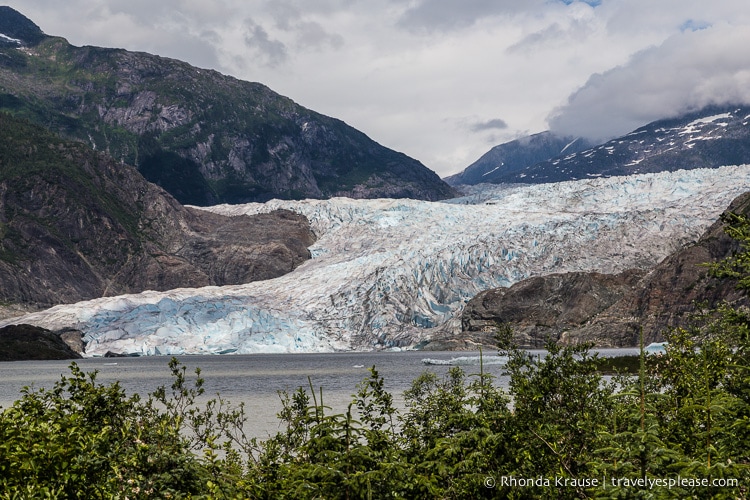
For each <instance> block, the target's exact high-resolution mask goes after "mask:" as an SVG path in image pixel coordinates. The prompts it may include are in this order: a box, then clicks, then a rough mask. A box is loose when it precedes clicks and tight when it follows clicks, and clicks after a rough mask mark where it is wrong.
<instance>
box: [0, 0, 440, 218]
mask: <svg viewBox="0 0 750 500" xmlns="http://www.w3.org/2000/svg"><path fill="white" fill-rule="evenodd" d="M3 29H5V32H3ZM0 34H3V35H5V38H3V40H4V43H2V44H0V110H5V111H8V112H10V113H13V114H15V115H19V116H23V117H26V118H28V119H30V120H32V121H35V122H37V123H40V124H42V125H44V126H45V127H49V128H50V129H52V130H54V131H56V132H58V133H61V134H63V135H65V136H67V137H69V138H76V139H78V140H81V141H83V142H85V143H87V144H89V145H90V146H91V147H94V148H96V149H97V150H100V151H105V152H107V153H109V154H110V155H111V156H112V157H113V158H115V159H116V160H118V161H121V162H123V163H127V164H131V165H135V166H137V167H138V169H139V170H140V172H141V173H142V174H143V175H144V177H146V179H148V180H149V181H152V182H154V183H156V184H158V185H160V186H162V187H163V188H164V189H165V190H167V191H168V192H169V193H170V194H172V195H173V196H174V197H175V198H176V199H177V200H178V201H180V202H181V203H185V204H194V205H210V204H216V203H222V202H227V203H238V202H248V201H266V200H269V199H271V198H281V199H301V198H327V197H331V196H349V197H354V198H375V197H392V198H414V199H423V200H438V199H444V198H449V197H451V196H453V195H454V194H455V193H454V191H453V189H452V188H451V187H450V186H448V185H447V184H446V183H444V182H443V181H442V180H441V179H440V178H439V177H438V175H437V174H435V173H434V172H432V171H431V170H429V169H428V168H427V167H425V166H424V165H422V164H421V163H420V162H419V161H417V160H415V159H413V158H410V157H408V156H406V155H404V154H402V153H398V152H395V151H392V150H390V149H388V148H386V147H384V146H382V145H380V144H378V143H376V142H375V141H373V140H371V139H370V138H368V137H367V136H366V135H365V134H363V133H362V132H360V131H358V130H356V129H354V128H352V127H350V126H348V125H347V124H346V123H344V122H342V121H340V120H337V119H335V118H331V117H327V116H324V115H321V114H319V113H316V112H314V111H311V110H309V109H306V108H304V107H302V106H300V105H298V104H296V103H295V102H293V101H292V100H291V99H289V98H287V97H284V96H281V95H279V94H277V93H275V92H274V91H272V90H271V89H269V88H268V87H266V86H265V85H262V84H260V83H251V82H246V81H241V80H238V79H236V78H232V77H229V76H225V75H222V74H220V73H218V72H216V71H211V70H204V69H199V68H195V67H193V66H190V65H189V64H187V63H184V62H181V61H177V60H174V59H168V58H163V57H159V56H156V55H151V54H146V53H141V52H129V51H126V50H122V49H109V48H100V47H90V46H86V47H75V46H72V45H70V44H69V43H68V42H67V41H66V40H65V39H63V38H59V37H52V36H46V35H45V34H44V33H42V32H41V30H40V29H39V28H38V27H37V26H36V25H35V24H34V23H33V22H32V21H30V20H28V19H27V18H25V17H23V16H22V15H21V14H19V13H18V12H16V11H14V10H13V9H10V8H5V9H2V10H0Z"/></svg>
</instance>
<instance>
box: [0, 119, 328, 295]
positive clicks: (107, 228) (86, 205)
mask: <svg viewBox="0 0 750 500" xmlns="http://www.w3.org/2000/svg"><path fill="white" fill-rule="evenodd" d="M314 240H315V238H314V236H313V235H312V233H311V232H310V227H309V223H308V221H307V219H305V218H304V217H302V216H299V215H296V214H292V213H291V212H288V211H279V212H277V213H274V214H266V215H264V216H263V217H260V218H255V217H250V218H248V217H240V218H228V217H222V216H219V215H217V214H209V213H206V212H203V211H198V210H196V209H193V208H189V207H184V206H182V205H180V204H179V202H177V201H176V200H175V199H174V198H173V197H172V196H170V195H169V194H168V193H166V192H165V191H164V190H163V189H161V188H159V187H157V186H155V185H153V184H151V183H149V182H147V181H146V180H145V179H143V177H142V176H141V175H140V174H139V173H138V172H137V171H136V170H135V169H134V168H133V167H130V166H127V165H122V164H119V163H117V162H115V161H114V160H113V159H112V158H111V157H108V156H107V155H105V154H102V153H98V152H95V151H93V150H91V149H90V148H88V147H87V146H86V145H85V144H83V143H80V142H76V141H66V140H64V139H61V138H60V137H59V136H57V135H55V134H52V133H51V132H49V131H48V130H47V129H45V128H43V127H40V126H38V125H34V124H32V123H30V122H28V121H25V120H23V119H20V118H16V117H13V116H11V115H8V114H6V113H0V283H2V287H0V301H2V302H3V303H10V304H26V305H29V306H35V307H40V306H47V307H49V306H51V305H54V304H59V303H69V302H76V301H80V300H85V299H91V298H95V297H100V296H111V295H118V294H122V293H127V292H139V291H143V290H148V289H151V290H167V289H172V288H176V287H185V286H206V285H224V284H236V283H244V282H247V281H253V280H258V279H268V278H272V277H275V276H279V275H281V274H284V273H286V272H289V271H291V270H292V269H293V268H294V267H296V266H298V265H299V264H301V263H302V262H303V261H304V260H306V259H308V258H309V251H308V250H307V246H308V245H310V244H312V243H313V242H314Z"/></svg>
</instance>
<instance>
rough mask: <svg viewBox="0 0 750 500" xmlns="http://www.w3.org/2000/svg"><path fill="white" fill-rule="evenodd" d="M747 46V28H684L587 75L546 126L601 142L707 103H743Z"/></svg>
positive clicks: (747, 95) (749, 88)
mask: <svg viewBox="0 0 750 500" xmlns="http://www.w3.org/2000/svg"><path fill="white" fill-rule="evenodd" d="M748 46H750V29H749V27H748V26H747V25H733V24H730V23H721V24H714V25H712V26H710V27H707V28H704V29H695V30H694V29H687V30H684V31H682V32H680V33H678V34H675V35H672V36H671V37H669V38H668V39H667V40H666V41H664V43H662V44H661V45H659V46H656V47H652V48H649V49H645V50H643V51H641V52H638V53H636V54H635V55H633V57H632V58H631V59H630V60H629V61H628V62H627V63H626V64H624V65H622V66H618V67H616V68H613V69H611V70H608V71H606V72H604V73H601V74H595V75H593V76H592V77H591V78H589V80H588V81H587V82H586V84H585V85H584V86H583V87H582V88H580V89H579V90H578V91H576V92H575V93H574V94H572V95H571V96H570V98H569V100H568V103H567V104H565V105H564V106H562V107H561V108H558V109H557V110H555V111H554V112H553V114H552V117H551V120H550V124H551V127H552V128H553V129H554V130H556V131H559V132H563V133H568V134H574V135H583V136H586V137H589V138H594V139H606V138H611V137H615V136H618V135H622V134H625V133H627V132H630V131H632V130H633V129H635V128H637V127H639V126H641V125H643V124H645V123H648V122H651V121H654V120H657V119H660V118H669V117H673V116H677V115H679V114H682V113H685V112H687V111H691V110H696V109H700V108H702V107H705V106H707V105H712V104H713V105H721V104H749V103H750V52H748V51H747V50H745V47H748Z"/></svg>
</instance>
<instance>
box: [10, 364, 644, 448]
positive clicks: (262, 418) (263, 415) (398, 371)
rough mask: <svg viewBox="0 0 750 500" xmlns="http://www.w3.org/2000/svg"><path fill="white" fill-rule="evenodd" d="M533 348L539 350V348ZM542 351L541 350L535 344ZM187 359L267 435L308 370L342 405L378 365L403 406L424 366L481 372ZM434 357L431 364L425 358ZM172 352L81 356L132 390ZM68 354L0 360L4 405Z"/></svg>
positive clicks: (43, 380) (211, 389)
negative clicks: (283, 396) (284, 396)
mask: <svg viewBox="0 0 750 500" xmlns="http://www.w3.org/2000/svg"><path fill="white" fill-rule="evenodd" d="M535 352H536V351H535ZM538 352H539V353H541V351H538ZM598 352H600V354H601V355H603V356H613V355H623V354H632V353H637V352H638V351H637V349H602V350H599V351H598ZM483 357H484V362H485V364H484V371H485V373H490V374H492V375H494V376H495V377H496V379H495V383H496V384H497V385H499V386H501V387H507V385H508V377H506V376H503V375H502V372H503V365H502V363H501V361H502V360H501V359H499V357H498V356H497V353H496V352H485V353H484V356H483ZM177 359H178V360H179V361H180V362H181V363H182V364H184V365H185V366H186V367H187V374H188V375H189V376H190V377H189V380H190V381H192V380H194V379H195V373H194V372H195V368H200V369H201V376H202V377H203V378H204V379H205V383H204V388H205V391H206V393H205V395H204V396H203V397H202V398H201V401H206V400H208V399H211V398H213V397H216V395H217V394H220V395H221V397H222V398H223V399H226V400H227V401H229V402H231V403H234V404H239V403H245V408H246V413H247V416H248V423H247V427H246V432H247V434H248V435H249V436H254V437H259V438H263V437H267V436H268V435H269V434H273V433H275V432H276V431H277V430H279V421H278V419H277V418H276V414H277V413H278V411H279V410H281V402H280V399H279V396H278V391H280V390H285V391H288V392H290V393H291V392H293V391H295V390H296V389H297V388H298V387H305V388H307V387H309V386H308V377H310V379H311V380H312V384H313V387H314V388H315V390H316V394H317V391H318V390H319V388H320V387H322V388H323V400H324V403H325V404H326V405H327V406H331V407H332V411H336V412H344V411H346V407H347V405H348V404H349V403H350V402H351V400H352V395H353V394H355V393H356V392H357V384H359V383H360V382H361V381H362V380H363V379H365V378H367V377H369V368H370V367H372V366H373V365H375V367H376V369H377V370H378V372H379V373H380V374H381V376H382V377H383V378H384V381H385V388H386V390H388V391H389V392H391V394H393V396H394V401H395V403H396V405H397V406H399V407H403V397H402V394H403V391H404V390H406V389H408V388H409V387H410V386H411V382H412V381H413V380H414V379H415V378H417V377H418V376H419V375H420V374H421V373H423V372H425V371H430V372H433V373H435V374H437V375H438V376H442V375H444V374H445V373H446V372H447V371H448V369H449V368H450V366H451V365H449V364H439V363H448V362H452V363H457V364H461V365H462V368H463V369H464V371H465V372H466V373H467V375H468V374H472V373H479V352H429V351H404V352H364V353H363V352H355V353H327V354H248V355H224V356H218V355H214V356H177ZM425 359H429V360H430V363H431V364H429V365H427V364H425V363H424V362H423V360H425ZM169 360H170V357H168V356H148V357H138V358H86V359H81V360H77V361H76V363H77V364H78V366H79V367H81V369H83V371H84V372H91V371H94V370H96V371H97V372H98V374H97V381H98V382H100V383H110V382H114V381H117V380H119V381H120V384H121V385H122V387H123V388H124V389H125V391H126V392H127V393H128V394H134V393H138V394H141V395H142V396H146V395H147V394H148V393H150V392H153V391H154V390H156V389H157V388H158V387H160V386H162V385H164V386H166V387H167V388H169V386H170V385H171V383H172V379H171V375H170V371H169V367H168V363H169ZM70 363H71V361H15V362H5V363H0V406H2V407H3V408H7V407H8V406H10V405H11V404H12V403H13V401H15V400H17V399H19V397H20V390H21V388H22V387H24V386H33V387H37V388H38V387H45V388H51V387H52V386H53V385H54V383H55V382H56V381H58V380H60V377H61V375H63V374H66V375H67V374H69V373H70V370H69V366H70Z"/></svg>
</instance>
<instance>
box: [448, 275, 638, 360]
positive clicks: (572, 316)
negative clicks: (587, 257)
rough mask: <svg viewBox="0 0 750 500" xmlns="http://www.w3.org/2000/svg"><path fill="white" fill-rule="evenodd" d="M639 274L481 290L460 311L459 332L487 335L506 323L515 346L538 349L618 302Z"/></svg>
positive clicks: (544, 279)
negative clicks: (512, 333)
mask: <svg viewBox="0 0 750 500" xmlns="http://www.w3.org/2000/svg"><path fill="white" fill-rule="evenodd" d="M642 274H643V273H642V272H638V271H627V272H624V273H621V274H618V275H607V274H599V273H565V274H550V275H547V276H540V277H534V278H530V279H527V280H524V281H521V282H519V283H516V284H515V285H513V286H511V287H510V288H494V289H491V290H487V291H485V292H482V293H480V294H479V295H477V296H476V297H474V298H473V299H471V301H469V303H468V304H467V305H466V307H465V308H464V312H463V315H462V317H461V326H462V330H464V331H492V330H493V329H495V328H496V327H497V325H498V324H499V323H510V324H511V325H513V329H514V332H515V334H516V338H515V340H516V342H518V343H519V345H520V346H523V347H543V346H544V343H545V341H546V339H547V338H552V339H555V340H559V339H560V337H561V335H562V333H563V332H565V331H568V330H570V329H572V328H577V327H580V326H581V325H583V324H585V323H586V322H587V321H588V320H590V319H591V318H593V317H594V316H596V315H597V314H599V313H601V312H602V311H604V310H606V309H607V308H608V307H609V306H611V305H612V304H614V303H615V302H616V301H617V300H619V299H621V298H622V297H623V296H624V295H625V294H626V293H627V292H628V291H630V290H631V289H632V288H633V286H634V285H635V283H636V282H637V281H638V279H639V278H640V277H641V276H642Z"/></svg>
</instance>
